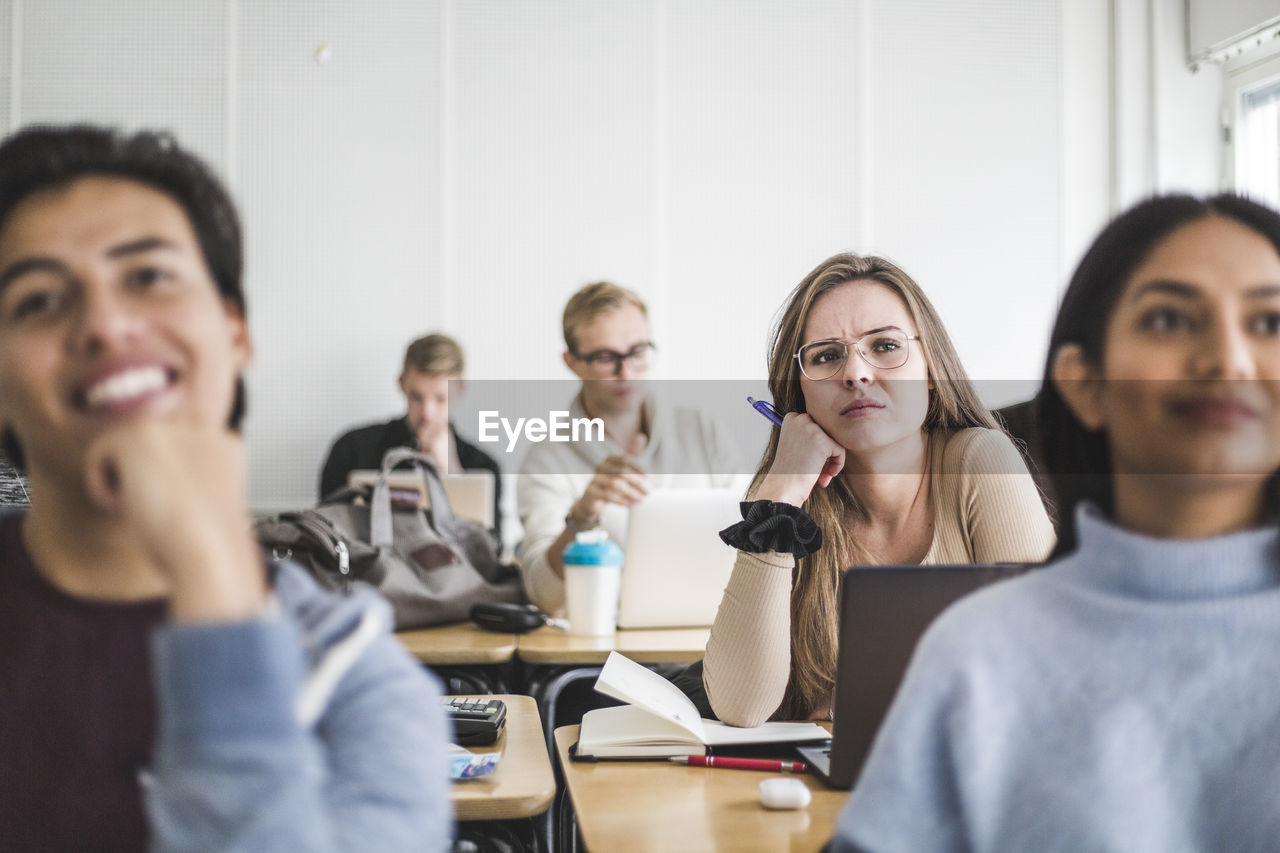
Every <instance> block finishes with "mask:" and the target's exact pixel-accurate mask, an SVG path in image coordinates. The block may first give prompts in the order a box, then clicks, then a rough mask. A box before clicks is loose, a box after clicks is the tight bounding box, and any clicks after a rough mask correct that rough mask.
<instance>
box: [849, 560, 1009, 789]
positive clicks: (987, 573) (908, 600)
mask: <svg viewBox="0 0 1280 853" xmlns="http://www.w3.org/2000/svg"><path fill="white" fill-rule="evenodd" d="M1029 568H1030V567H1029V566H1027V565H1023V564H1013V563H1003V564H995V565H991V564H988V565H981V564H979V565H954V566H953V565H932V566H921V565H912V566H855V567H853V568H851V569H849V570H848V571H846V572H845V573H844V576H843V578H842V579H841V581H840V651H839V656H838V662H837V664H836V695H835V705H834V708H833V710H834V714H833V719H834V724H833V726H832V735H831V765H830V773H829V778H828V781H829V782H830V784H831V785H832V786H834V787H837V788H851V787H853V783H854V781H855V780H856V779H857V778H858V774H859V773H860V772H861V770H862V764H863V762H864V761H866V758H867V754H868V753H869V752H870V751H871V744H872V742H873V741H874V740H875V736H876V732H877V731H878V730H879V728H880V723H881V722H882V721H883V720H884V716H885V714H886V713H887V712H888V710H889V705H890V704H891V703H892V702H893V697H894V695H895V694H896V693H897V692H898V685H899V684H901V683H902V677H903V675H905V674H906V671H907V664H908V663H909V662H910V661H911V655H912V653H913V652H914V651H915V647H916V643H917V642H918V641H919V639H920V637H921V635H922V634H924V631H925V628H927V627H928V626H929V623H930V622H932V621H933V620H934V618H935V617H937V616H938V614H940V613H941V612H942V611H943V610H945V609H946V608H947V607H948V606H950V605H951V604H952V603H953V602H955V601H956V600H957V599H960V598H962V597H964V596H965V595H968V594H969V593H970V592H973V591H974V590H976V589H979V588H980V587H983V586H986V585H987V584H990V583H994V582H996V581H999V580H1003V579H1005V578H1009V577H1013V576H1015V575H1019V574H1022V573H1023V572H1025V571H1027V570H1028V569H1029Z"/></svg>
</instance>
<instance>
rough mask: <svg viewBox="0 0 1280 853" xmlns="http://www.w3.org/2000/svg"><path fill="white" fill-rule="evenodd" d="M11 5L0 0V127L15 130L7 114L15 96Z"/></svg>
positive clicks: (8, 0)
mask: <svg viewBox="0 0 1280 853" xmlns="http://www.w3.org/2000/svg"><path fill="white" fill-rule="evenodd" d="M13 6H14V0H0V128H3V129H4V131H5V132H6V133H7V132H9V131H11V130H15V129H16V128H15V127H14V119H13V116H11V115H10V114H9V101H10V99H11V98H15V96H16V94H17V93H16V92H15V91H14V88H13V73H12V69H13V64H14V55H13V35H14V33H13V12H14V10H13Z"/></svg>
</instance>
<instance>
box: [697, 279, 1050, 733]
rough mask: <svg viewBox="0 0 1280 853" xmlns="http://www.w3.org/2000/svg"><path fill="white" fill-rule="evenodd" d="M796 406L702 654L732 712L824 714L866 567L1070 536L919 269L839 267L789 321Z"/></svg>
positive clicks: (782, 363)
mask: <svg viewBox="0 0 1280 853" xmlns="http://www.w3.org/2000/svg"><path fill="white" fill-rule="evenodd" d="M769 388H770V391H771V392H772V393H773V398H774V403H775V405H776V406H777V407H778V409H779V410H780V411H782V412H785V413H786V415H785V418H784V420H783V423H782V426H781V428H779V429H776V430H774V432H773V435H772V436H771V437H770V440H769V445H768V447H767V449H766V450H765V453H764V456H763V458H762V459H761V462H760V467H759V469H758V470H757V472H756V475H755V479H754V480H753V482H752V486H751V492H750V496H749V499H750V501H751V502H750V503H746V504H743V508H744V520H743V521H742V522H741V523H739V524H736V525H734V526H732V527H730V528H728V529H727V530H725V531H723V532H722V534H721V536H722V538H724V540H725V541H726V542H728V543H729V544H730V545H733V546H735V547H737V548H738V549H739V554H738V560H737V563H736V564H735V566H734V570H733V575H732V577H731V579H730V581H729V584H728V586H727V587H726V589H725V593H724V598H723V600H722V602H721V604H720V610H719V612H718V614H717V616H716V621H715V625H714V627H713V628H712V631H711V638H710V641H709V642H708V644H707V651H706V657H705V661H704V671H703V685H704V686H705V688H706V692H707V698H708V699H709V701H710V705H711V708H712V709H713V710H714V712H715V713H716V715H717V716H718V717H719V718H720V719H721V720H723V721H725V722H726V723H730V724H732V725H739V726H754V725H758V724H760V723H762V722H764V721H765V720H767V719H770V718H774V719H804V718H816V719H825V718H827V717H828V716H829V714H830V709H831V691H832V688H833V686H834V683H835V666H836V627H837V626H836V621H837V618H836V612H837V611H836V595H837V589H838V586H839V578H840V574H841V572H842V571H843V570H844V569H846V568H848V567H849V566H852V565H858V564H885V565H892V564H909V563H971V562H977V563H991V562H1032V561H1039V560H1042V559H1043V558H1044V557H1045V556H1046V555H1047V554H1048V553H1049V551H1050V550H1051V549H1052V548H1053V545H1054V534H1053V528H1052V525H1051V524H1050V522H1049V518H1048V516H1047V515H1046V513H1045V509H1044V506H1043V504H1042V502H1041V499H1040V494H1039V492H1038V491H1037V490H1036V487H1035V484H1034V482H1033V481H1032V479H1031V476H1030V475H1029V474H1028V473H1027V469H1026V466H1025V464H1024V463H1023V461H1022V458H1021V456H1020V455H1019V453H1018V451H1017V449H1016V448H1015V447H1014V445H1013V443H1012V442H1011V441H1010V440H1009V438H1008V436H1006V435H1005V434H1004V433H1003V432H1002V431H1000V429H999V428H998V427H997V426H996V424H995V421H994V420H993V419H992V417H991V414H990V413H989V412H988V411H987V409H986V408H985V407H984V406H983V405H982V403H981V402H980V401H979V400H978V396H977V394H976V392H975V391H974V389H973V386H972V385H971V384H970V382H969V380H968V378H967V377H966V375H965V372H964V368H963V367H961V365H960V360H959V358H958V357H957V355H956V352H955V348H954V347H953V346H952V344H951V341H950V339H949V338H948V337H947V333H946V331H945V330H944V329H943V327H942V322H941V320H940V319H939V317H938V314H937V312H936V311H935V310H934V308H933V306H932V305H931V304H930V303H929V300H928V299H927V298H926V297H925V295H924V293H923V292H922V291H921V289H920V287H919V285H917V284H916V283H915V282H914V281H913V280H912V279H911V277H910V276H908V275H907V274H906V273H905V272H903V271H902V270H901V269H899V268H898V267H896V266H894V265H893V264H892V263H890V262H888V261H886V260H883V259H881V258H876V257H860V256H857V255H850V254H841V255H836V256H834V257H832V258H829V259H827V260H826V261H823V262H822V263H821V264H819V265H818V266H817V268H815V269H814V270H813V271H812V272H810V273H809V275H808V276H806V277H805V279H804V280H803V281H802V282H800V284H799V285H798V286H797V287H796V288H795V290H794V291H793V292H792V293H791V297H790V299H789V301H788V304H787V307H786V310H785V312H784V314H783V317H782V319H781V321H780V322H779V324H778V326H777V328H776V329H775V331H774V335H773V341H772V346H771V355H770V359H769Z"/></svg>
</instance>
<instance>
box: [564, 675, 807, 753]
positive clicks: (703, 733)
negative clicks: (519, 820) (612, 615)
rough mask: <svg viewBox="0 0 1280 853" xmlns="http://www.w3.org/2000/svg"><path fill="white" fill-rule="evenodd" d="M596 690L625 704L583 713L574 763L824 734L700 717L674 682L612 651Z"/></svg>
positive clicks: (803, 728) (790, 740) (801, 725)
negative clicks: (745, 725)
mask: <svg viewBox="0 0 1280 853" xmlns="http://www.w3.org/2000/svg"><path fill="white" fill-rule="evenodd" d="M596 690H597V691H599V692H600V693H603V694H605V695H606V696H611V697H613V698H614V699H618V700H620V701H622V702H627V703H628V704H626V705H621V706H618V707H615V708H597V709H595V710H593V711H588V712H587V713H586V714H584V715H583V717H582V727H581V729H579V731H578V743H577V745H576V746H575V747H574V750H573V758H574V759H575V760H577V761H593V760H595V759H599V758H666V757H668V756H672V755H704V754H708V753H711V752H714V751H715V750H716V749H717V748H723V747H736V746H743V745H746V744H761V743H804V742H812V741H818V740H825V739H826V738H827V737H828V735H827V731H826V729H824V728H822V727H821V726H818V725H815V724H813V723H765V724H764V725H763V726H755V727H752V728H738V727H736V726H726V725H725V724H724V723H720V722H716V721H715V720H704V719H702V718H701V717H700V716H699V715H698V709H697V708H695V707H694V705H693V702H691V701H689V697H687V696H685V695H684V694H683V693H681V692H680V690H679V689H678V688H677V687H676V686H675V685H674V684H672V683H671V682H670V681H667V680H666V679H665V678H663V677H662V676H661V675H658V674H657V673H656V672H651V671H649V670H648V669H645V668H644V667H643V666H641V665H640V664H638V663H636V662H634V661H632V660H628V659H627V658H625V657H623V656H622V655H620V654H618V653H617V652H610V653H609V659H608V660H606V661H605V664H604V667H603V668H602V669H601V670H600V677H599V678H598V679H597V680H596Z"/></svg>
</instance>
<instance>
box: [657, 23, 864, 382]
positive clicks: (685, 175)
mask: <svg viewBox="0 0 1280 853" xmlns="http://www.w3.org/2000/svg"><path fill="white" fill-rule="evenodd" d="M857 7H858V4H857V3H850V2H832V0H803V2H790V3H776V2H771V0H751V2H745V3H744V2H737V1H736V0H701V2H696V3H672V4H670V10H669V12H668V15H669V23H668V29H667V33H668V38H669V42H670V46H669V47H668V48H667V54H668V59H669V65H668V68H667V70H666V71H665V75H666V85H667V96H666V101H667V104H668V112H667V115H668V118H667V124H668V127H669V131H668V146H669V155H668V159H669V163H670V167H669V189H668V196H669V199H670V207H669V210H668V211H666V215H665V219H666V223H665V224H666V227H667V229H668V235H669V236H668V237H667V241H668V245H669V247H670V249H669V257H670V260H669V265H668V269H669V273H668V288H667V289H666V291H665V297H666V298H665V299H664V301H663V307H664V308H666V309H667V310H665V311H663V312H662V318H663V321H664V324H665V325H664V327H663V328H661V329H659V330H658V336H659V338H660V339H661V341H662V342H663V343H664V344H665V345H666V347H667V353H668V355H669V358H670V361H671V362H672V363H673V364H674V365H675V369H674V370H672V371H669V375H674V376H680V377H682V378H700V379H717V378H730V377H732V378H760V377H763V376H764V373H765V371H764V367H763V366H764V364H765V362H766V353H765V347H766V343H767V337H768V331H769V325H770V322H771V321H772V318H773V316H774V313H775V312H776V311H777V310H778V309H779V308H780V307H781V305H782V303H783V301H784V299H785V297H786V294H787V293H788V291H789V290H790V289H791V288H792V287H793V286H795V284H796V283H797V282H799V281H800V279H801V278H802V277H803V276H804V274H805V273H807V272H808V271H809V270H810V269H812V268H813V267H814V266H815V265H816V264H817V263H818V262H819V261H821V260H822V259H823V258H826V257H828V256H830V255H832V254H834V253H836V252H838V251H844V250H849V249H852V248H855V247H856V245H857V242H858V235H857V233H856V227H855V223H856V221H857V195H858V192H857V186H856V176H857V170H858V156H859V153H860V152H859V151H858V150H857V143H856V139H857V131H858V120H859V115H858V104H857V103H856V95H855V92H856V85H855V83H856V69H857V64H858V59H857V51H856V45H857V43H858V38H857V37H858V33H857V31H856V23H857V21H856V18H857V13H858V8H857ZM664 358H667V356H664Z"/></svg>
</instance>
